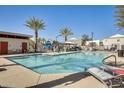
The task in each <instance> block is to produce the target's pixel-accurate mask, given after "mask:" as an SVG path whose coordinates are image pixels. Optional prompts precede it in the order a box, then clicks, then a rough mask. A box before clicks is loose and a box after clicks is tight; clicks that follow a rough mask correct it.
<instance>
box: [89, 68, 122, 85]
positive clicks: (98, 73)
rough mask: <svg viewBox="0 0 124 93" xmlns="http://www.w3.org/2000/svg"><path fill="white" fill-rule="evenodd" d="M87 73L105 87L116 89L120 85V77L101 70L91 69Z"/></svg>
mask: <svg viewBox="0 0 124 93" xmlns="http://www.w3.org/2000/svg"><path fill="white" fill-rule="evenodd" d="M87 72H88V73H90V74H91V75H93V76H94V77H96V78H97V79H98V80H100V81H101V82H102V83H103V84H104V85H105V86H107V87H118V86H121V85H122V81H121V76H114V75H112V74H110V73H108V72H106V71H104V70H103V69H100V68H97V67H92V68H89V69H87Z"/></svg>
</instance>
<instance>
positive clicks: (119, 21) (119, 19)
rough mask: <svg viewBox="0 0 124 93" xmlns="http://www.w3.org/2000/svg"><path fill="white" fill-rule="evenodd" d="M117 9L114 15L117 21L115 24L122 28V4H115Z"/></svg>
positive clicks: (123, 10) (123, 21)
mask: <svg viewBox="0 0 124 93" xmlns="http://www.w3.org/2000/svg"><path fill="white" fill-rule="evenodd" d="M116 8H117V11H116V12H115V13H116V15H115V17H116V19H117V23H116V26H117V27H118V28H119V30H120V29H123V28H124V5H119V6H116Z"/></svg>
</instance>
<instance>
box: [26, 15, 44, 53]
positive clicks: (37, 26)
mask: <svg viewBox="0 0 124 93" xmlns="http://www.w3.org/2000/svg"><path fill="white" fill-rule="evenodd" d="M44 24H45V23H44V22H43V20H39V19H36V18H35V17H33V18H31V19H29V20H27V21H26V26H27V27H29V28H31V29H32V30H33V31H34V32H35V52H37V39H38V31H39V30H43V29H44V27H45V25H44Z"/></svg>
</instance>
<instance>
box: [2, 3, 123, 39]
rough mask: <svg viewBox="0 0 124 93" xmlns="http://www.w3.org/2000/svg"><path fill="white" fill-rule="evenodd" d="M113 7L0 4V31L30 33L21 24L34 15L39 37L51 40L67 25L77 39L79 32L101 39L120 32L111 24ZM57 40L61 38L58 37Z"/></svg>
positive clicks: (79, 35)
mask: <svg viewBox="0 0 124 93" xmlns="http://www.w3.org/2000/svg"><path fill="white" fill-rule="evenodd" d="M115 11H116V8H115V6H108V5H104V6H102V5H101V6H100V5H99V6H98V5H89V6H87V5H81V6H79V5H77V6H76V5H75V6H64V5H63V6H59V5H58V6H45V5H41V6H37V5H35V6H0V31H7V32H16V33H23V34H29V35H34V32H33V31H32V30H31V29H29V28H28V27H26V26H25V23H26V20H28V19H30V18H32V17H36V18H38V19H40V20H43V21H44V22H45V30H41V31H39V37H41V38H46V39H52V40H53V39H55V38H56V36H57V35H59V32H60V29H62V28H64V27H68V28H70V29H71V31H72V32H73V34H74V35H72V36H70V37H69V38H71V37H75V38H80V37H81V36H82V35H83V34H88V35H89V36H91V32H93V33H94V39H104V38H106V37H109V36H111V35H114V34H117V33H120V34H124V31H123V30H122V31H118V29H117V27H116V26H115V23H116V19H115V18H114V16H115ZM58 40H64V39H63V38H62V37H58Z"/></svg>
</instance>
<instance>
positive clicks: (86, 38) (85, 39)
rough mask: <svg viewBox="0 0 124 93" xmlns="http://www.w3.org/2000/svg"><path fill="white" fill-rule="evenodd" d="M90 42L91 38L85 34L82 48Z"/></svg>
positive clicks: (82, 39)
mask: <svg viewBox="0 0 124 93" xmlns="http://www.w3.org/2000/svg"><path fill="white" fill-rule="evenodd" d="M89 40H91V38H90V37H89V36H88V35H86V34H83V35H82V36H81V45H82V46H85V45H86V41H89Z"/></svg>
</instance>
